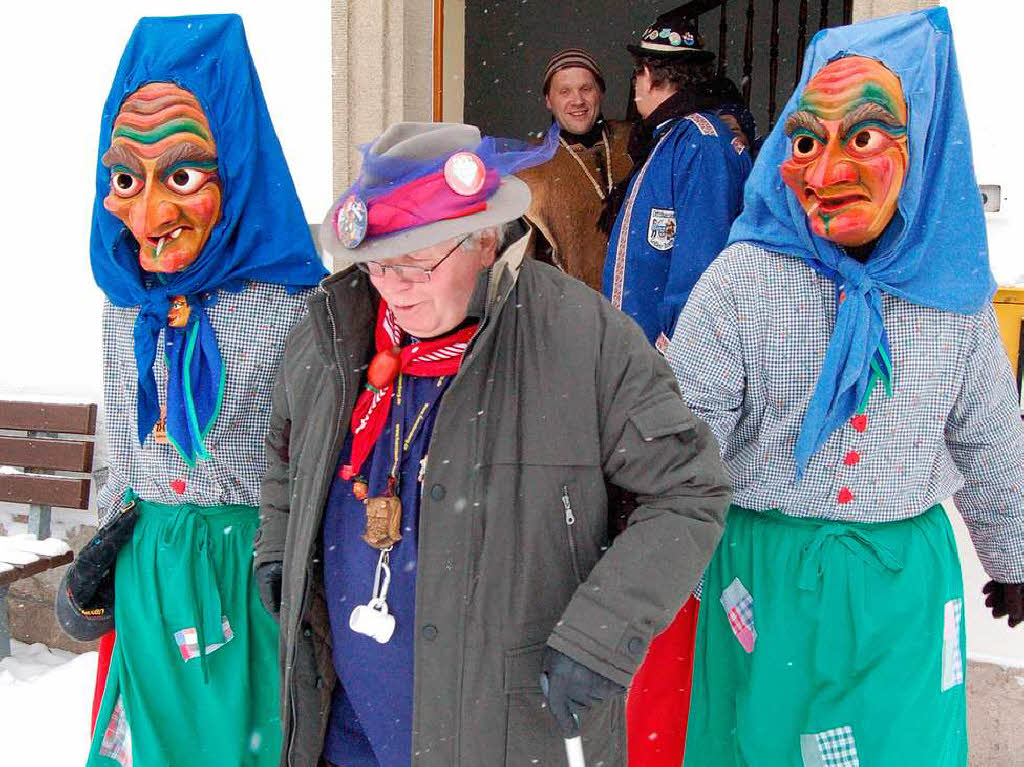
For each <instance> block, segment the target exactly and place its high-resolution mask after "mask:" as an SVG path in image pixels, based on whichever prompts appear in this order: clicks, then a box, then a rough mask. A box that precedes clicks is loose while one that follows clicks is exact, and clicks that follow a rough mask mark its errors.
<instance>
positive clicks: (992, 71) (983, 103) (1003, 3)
mask: <svg viewBox="0 0 1024 767" xmlns="http://www.w3.org/2000/svg"><path fill="white" fill-rule="evenodd" d="M942 4H943V5H944V6H946V8H947V10H948V11H949V17H950V20H951V21H952V24H953V41H954V44H955V45H956V53H957V59H958V63H959V65H960V76H961V78H962V80H963V87H964V99H965V100H966V102H967V113H968V117H969V119H970V121H971V144H972V147H973V149H974V169H975V173H976V174H977V177H978V183H979V184H1000V185H1001V186H1002V188H1003V195H1002V209H1001V210H1000V211H999V212H998V213H988V214H986V216H987V218H988V237H989V252H990V253H991V256H992V269H993V271H994V272H995V275H996V280H997V281H998V282H999V283H1000V284H1002V285H1024V148H1022V146H1021V142H1020V140H1019V136H1020V133H1019V127H1020V125H1021V120H1022V118H1024V100H1022V99H1021V97H1020V93H1019V90H1020V78H1021V75H1022V73H1024V67H1022V65H1021V64H1022V59H1021V40H1020V32H1021V29H1022V25H1024V3H1021V2H1020V0H945V2H943V3H942Z"/></svg>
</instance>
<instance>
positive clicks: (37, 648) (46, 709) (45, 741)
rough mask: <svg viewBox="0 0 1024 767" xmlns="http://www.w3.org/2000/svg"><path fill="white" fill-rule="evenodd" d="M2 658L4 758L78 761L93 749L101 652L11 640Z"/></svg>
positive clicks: (55, 765)
mask: <svg viewBox="0 0 1024 767" xmlns="http://www.w3.org/2000/svg"><path fill="white" fill-rule="evenodd" d="M11 652H12V655H11V657H9V658H4V659H2V660H0V761H2V762H3V764H5V765H12V766H13V765H33V766H34V767H36V766H37V767H78V765H82V764H85V759H86V757H87V756H88V753H89V718H90V715H91V711H92V691H93V685H94V684H95V681H96V653H94V652H87V653H84V654H82V655H75V654H74V653H70V652H65V651H64V650H51V649H50V648H48V647H47V646H46V645H43V644H33V645H27V644H24V643H23V642H18V641H17V640H11Z"/></svg>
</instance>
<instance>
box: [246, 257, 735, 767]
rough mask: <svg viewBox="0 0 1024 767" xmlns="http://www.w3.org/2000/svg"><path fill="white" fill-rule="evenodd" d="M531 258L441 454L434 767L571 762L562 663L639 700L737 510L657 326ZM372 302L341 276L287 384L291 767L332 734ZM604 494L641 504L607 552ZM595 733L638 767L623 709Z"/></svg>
mask: <svg viewBox="0 0 1024 767" xmlns="http://www.w3.org/2000/svg"><path fill="white" fill-rule="evenodd" d="M524 246H525V240H520V241H519V242H517V243H514V244H513V245H512V246H510V247H509V248H507V249H506V250H505V251H504V253H503V254H502V257H501V258H500V259H499V260H498V261H497V263H496V264H495V265H494V266H493V267H492V268H491V269H490V270H489V271H488V272H485V273H483V274H482V275H481V278H480V280H479V281H478V284H477V288H476V292H475V293H474V296H473V299H472V300H471V303H470V308H471V310H473V311H475V312H476V313H478V314H479V316H481V317H482V322H481V324H480V329H479V330H478V332H477V335H476V336H475V338H474V340H473V341H472V343H471V345H470V347H469V349H468V350H467V352H466V355H465V357H464V359H463V362H462V366H461V369H460V370H459V373H458V374H457V376H456V377H455V379H454V380H453V381H452V383H451V385H450V387H449V388H448V390H447V392H446V393H445V394H444V396H443V398H442V400H441V403H440V405H439V409H438V412H437V419H436V422H435V425H434V430H433V434H432V437H431V442H430V450H429V457H428V461H427V467H426V472H425V475H424V479H423V487H422V493H423V495H422V507H421V510H420V520H421V522H420V531H419V557H418V565H417V573H418V576H417V592H416V615H415V621H416V624H417V626H418V630H417V632H416V635H417V642H416V646H415V651H414V653H415V657H414V668H415V679H414V706H413V744H412V751H413V757H412V763H413V765H415V766H416V767H435V766H436V767H440V766H441V765H444V767H476V766H477V765H481V766H482V765H488V767H491V766H493V765H503V764H505V765H510V766H515V767H518V766H519V765H531V764H539V765H561V764H564V760H565V752H564V747H563V745H562V742H561V739H560V736H559V734H558V731H557V729H556V727H555V723H554V719H553V718H552V717H551V715H550V713H549V712H548V711H547V710H546V709H545V708H544V706H543V698H542V696H541V692H540V689H539V685H538V679H539V675H540V671H541V658H542V655H543V651H544V647H545V645H548V644H550V645H551V646H552V647H554V648H555V649H557V650H560V651H561V652H563V653H565V654H567V655H569V656H571V657H573V658H575V659H576V660H578V661H580V662H581V663H584V664H585V665H587V666H588V667H590V668H592V669H593V670H595V671H597V672H599V673H601V674H603V675H604V676H606V677H608V678H610V679H612V680H614V681H616V682H618V683H619V684H622V685H624V686H626V685H628V684H629V681H630V679H631V677H632V675H633V673H634V672H635V671H636V669H637V667H638V665H639V664H640V662H641V660H642V659H643V657H644V654H645V652H646V651H647V648H648V646H649V644H650V641H651V639H652V637H653V636H654V635H655V634H657V633H658V632H659V631H661V630H663V629H664V628H665V627H666V626H667V625H668V624H669V622H670V621H671V620H672V618H673V617H674V616H675V614H676V612H677V611H678V610H679V608H680V606H681V605H682V603H683V602H684V600H685V599H686V597H687V595H688V594H689V593H690V590H691V589H692V588H693V587H694V586H695V585H696V583H697V580H698V578H699V577H700V574H701V573H702V571H703V570H704V567H705V566H706V565H707V563H708V560H709V559H710V557H711V554H712V551H713V550H714V547H715V545H716V544H717V542H718V539H719V536H720V534H721V529H722V524H723V518H724V515H725V510H726V506H727V504H728V501H729V490H728V487H727V484H726V479H725V474H724V470H723V467H722V464H721V462H720V459H719V454H718V447H717V445H716V444H715V442H714V439H713V438H712V437H711V435H710V433H709V431H708V429H707V427H706V426H705V425H704V424H703V423H702V422H700V421H698V420H697V419H695V418H694V417H693V415H691V413H690V411H689V410H688V409H687V407H686V406H685V405H684V404H683V401H682V399H681V398H680V396H679V392H678V389H677V388H676V383H675V378H674V377H673V375H672V373H671V371H670V370H669V368H668V366H667V365H666V364H665V362H664V360H663V359H662V358H661V357H660V355H659V354H658V353H657V352H656V351H655V350H654V349H653V348H652V347H651V346H650V345H649V344H648V343H647V340H646V339H645V338H644V336H643V334H642V333H641V332H640V330H639V328H638V327H637V326H636V325H635V324H634V323H633V322H632V321H631V320H629V319H628V318H626V316H625V315H623V314H621V313H620V312H618V311H616V310H615V309H613V308H612V307H611V305H610V304H608V303H607V302H606V301H605V300H604V299H603V298H602V297H601V296H600V295H598V294H597V293H595V292H593V291H592V290H590V289H589V288H587V287H586V286H584V285H583V284H582V283H578V282H576V281H574V280H572V279H571V278H568V277H566V276H565V275H563V274H562V273H561V272H559V271H557V270H556V269H554V268H552V267H548V266H546V265H544V264H541V263H538V262H535V261H531V260H527V261H525V262H523V260H522V250H523V247H524ZM375 301H376V297H375V294H374V292H373V291H372V289H371V288H370V286H369V284H368V282H367V280H366V278H365V277H364V275H362V273H360V272H358V271H355V270H353V269H350V270H348V271H345V272H342V273H339V274H335V275H333V276H331V277H328V278H327V279H326V280H324V282H323V283H322V285H321V289H320V290H319V291H318V292H317V294H316V295H315V296H314V297H313V298H312V299H311V300H310V312H309V316H308V317H307V318H306V319H305V320H304V321H303V322H302V323H300V324H299V325H298V326H297V327H296V328H295V330H294V331H293V333H292V335H291V337H290V339H289V341H288V344H287V347H286V349H285V356H284V360H283V362H282V364H281V366H280V368H279V372H278V379H277V384H276V387H275V399H274V412H273V415H272V418H271V427H270V434H269V436H268V439H267V451H268V467H267V473H266V476H265V479H264V482H263V494H262V508H261V528H260V532H259V533H258V534H257V542H256V566H257V567H258V566H260V565H261V564H263V563H265V562H274V561H283V562H284V583H283V588H282V604H281V668H282V680H281V681H282V684H281V690H282V707H283V711H282V719H283V726H284V744H285V746H284V754H283V756H282V761H281V763H282V765H295V766H301V767H315V765H316V764H317V761H318V759H319V756H320V751H321V747H322V743H323V738H324V732H325V728H326V725H327V719H328V714H329V708H330V700H331V692H332V689H333V686H334V684H335V675H334V671H333V667H332V664H331V650H330V641H331V640H330V629H329V625H328V618H327V610H326V604H325V602H324V596H323V583H322V578H323V575H322V564H321V553H322V548H323V543H322V541H321V540H320V532H321V523H322V515H323V508H324V502H325V499H326V494H327V490H328V487H329V486H330V482H331V479H332V474H333V469H334V467H335V463H336V461H337V457H338V451H339V450H340V449H341V445H342V441H343V439H344V435H345V432H346V430H347V428H348V422H349V418H350V415H351V411H352V406H353V403H354V401H355V398H356V397H357V396H358V393H359V388H358V387H359V385H360V382H361V378H362V375H363V372H364V370H365V366H366V364H367V363H368V361H369V359H370V357H371V355H372V349H371V346H370V342H371V338H372V327H373V321H374V318H375V316H376V314H375ZM605 480H607V481H609V482H610V483H613V484H615V485H618V486H620V487H622V488H625V489H627V490H630V491H633V492H635V493H637V494H638V496H639V497H638V503H639V507H638V508H637V509H636V511H635V512H633V514H632V516H631V518H630V523H629V526H628V527H627V528H626V530H625V531H624V532H622V533H621V534H620V535H618V536H617V537H616V538H615V540H614V542H612V543H611V544H610V546H609V540H608V528H609V525H608V520H607V506H608V503H607V497H606V490H605ZM381 695H382V696H386V695H387V691H386V690H383V689H382V690H381ZM582 736H583V743H584V749H585V751H586V754H587V762H588V764H601V763H603V764H604V765H606V767H611V766H612V765H623V764H625V714H624V701H623V700H622V698H619V699H616V700H612V701H610V702H608V703H606V704H603V706H602V707H601V708H598V709H596V710H593V711H591V712H589V713H588V714H587V715H586V716H585V717H584V721H583V732H582Z"/></svg>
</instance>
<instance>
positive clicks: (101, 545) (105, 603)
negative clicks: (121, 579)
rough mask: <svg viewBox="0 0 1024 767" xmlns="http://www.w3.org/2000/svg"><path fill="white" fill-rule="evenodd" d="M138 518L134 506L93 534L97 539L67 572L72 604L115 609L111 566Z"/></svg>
mask: <svg viewBox="0 0 1024 767" xmlns="http://www.w3.org/2000/svg"><path fill="white" fill-rule="evenodd" d="M138 518H139V514H138V512H137V511H135V504H131V505H130V506H127V507H126V508H124V509H122V510H121V511H120V512H119V513H118V515H117V516H116V517H115V518H114V519H113V520H111V521H110V522H108V523H107V524H106V525H104V526H103V527H101V528H100V529H99V530H97V531H96V535H94V536H93V538H92V540H91V541H89V542H88V543H87V544H85V546H83V547H82V550H81V551H79V552H78V556H77V557H75V561H74V562H72V564H71V567H69V568H68V572H67V575H66V578H67V588H68V592H69V593H70V595H71V597H72V598H73V599H74V601H75V603H76V604H77V605H78V606H79V607H81V608H83V609H86V610H107V609H110V608H111V607H113V605H114V563H115V562H116V561H117V552H119V551H120V550H121V547H122V546H124V545H125V543H127V542H128V541H129V539H131V537H132V531H133V530H134V529H135V522H136V521H137V520H138Z"/></svg>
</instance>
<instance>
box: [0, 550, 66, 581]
mask: <svg viewBox="0 0 1024 767" xmlns="http://www.w3.org/2000/svg"><path fill="white" fill-rule="evenodd" d="M74 558H75V555H74V553H73V552H71V551H67V552H65V553H63V554H61V555H60V556H58V557H39V559H38V560H36V561H35V562H31V563H29V564H27V565H21V566H19V567H15V568H14V569H13V570H4V571H3V572H2V573H0V586H6V585H7V584H9V583H14V582H15V581H20V580H21V579H22V578H28V577H29V576H30V575H38V574H39V573H45V572H46V571H47V570H52V569H53V568H54V567H60V566H61V565H66V564H69V563H70V562H71V561H72V560H73V559H74Z"/></svg>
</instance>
